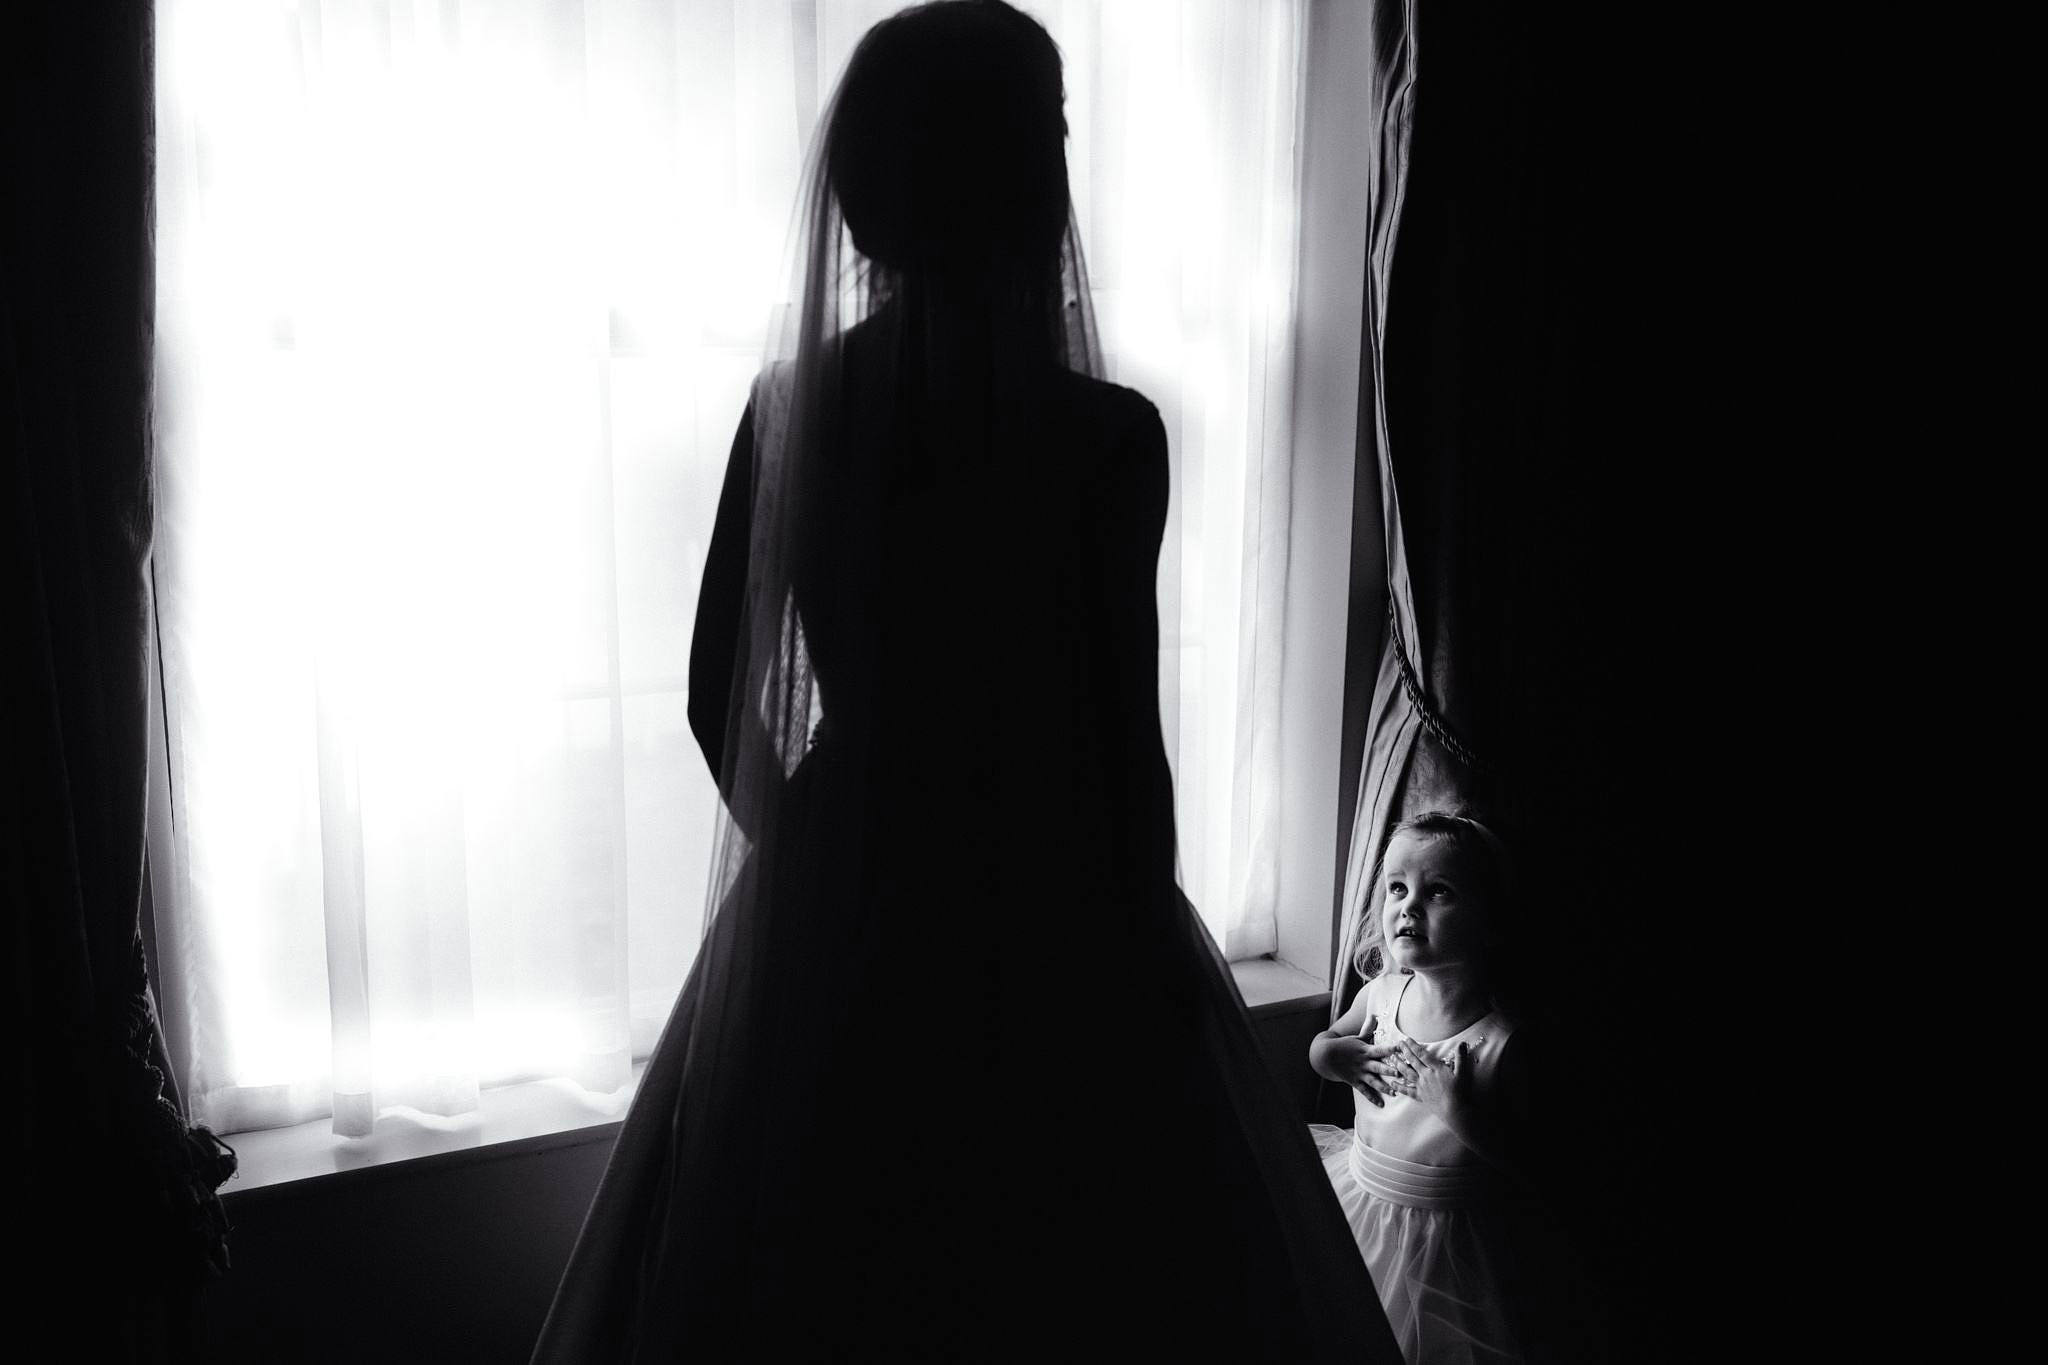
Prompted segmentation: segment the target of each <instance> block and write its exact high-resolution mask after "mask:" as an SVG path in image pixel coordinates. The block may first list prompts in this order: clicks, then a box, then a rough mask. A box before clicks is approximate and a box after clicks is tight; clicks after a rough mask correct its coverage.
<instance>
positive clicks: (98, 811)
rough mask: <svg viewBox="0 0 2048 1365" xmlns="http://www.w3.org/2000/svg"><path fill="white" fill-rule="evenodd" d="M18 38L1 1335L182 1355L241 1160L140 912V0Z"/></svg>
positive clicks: (3, 679)
mask: <svg viewBox="0 0 2048 1365" xmlns="http://www.w3.org/2000/svg"><path fill="white" fill-rule="evenodd" d="M0 51H4V54H5V55H4V57H0V72H4V77H5V79H4V91H0V99H4V101H5V108H6V116H5V118H6V123H5V127H6V132H5V143H4V147H5V151H4V155H5V163H4V173H5V177H6V181H5V193H4V201H0V202H4V208H0V231H4V245H5V256H4V262H5V276H4V284H5V291H4V294H0V490H4V491H0V507H4V514H0V516H4V519H0V546H4V550H0V553H4V555H5V558H6V576H5V593H6V596H5V599H4V600H5V604H6V607H5V609H6V616H5V619H4V625H0V629H4V638H0V687H4V689H5V691H4V711H0V718H4V731H0V733H4V737H5V746H6V747H5V751H4V762H0V770H4V779H0V786H4V791H5V800H6V809H5V811H4V819H5V826H4V836H5V843H4V849H5V864H4V878H5V881H4V885H5V891H6V900H7V911H8V919H7V926H8V936H7V955H8V963H7V966H8V978H7V990H6V1004H7V1011H8V1013H7V1023H6V1040H5V1046H6V1056H7V1059H8V1066H9V1074H8V1075H7V1076H6V1079H5V1084H6V1086H7V1089H8V1091H9V1098H10V1099H12V1100H13V1101H15V1102H16V1104H17V1105H18V1109H17V1113H18V1114H19V1115H20V1117H19V1118H18V1119H17V1120H16V1121H15V1122H12V1123H9V1124H7V1125H5V1132H6V1142H7V1145H8V1159H7V1162H6V1167H7V1171H8V1173H9V1178H10V1184H11V1185H12V1187H13V1191H12V1193H10V1195H9V1197H8V1205H9V1210H8V1211H9V1218H8V1226H9V1235H10V1238H11V1240H12V1241H13V1243H14V1248H13V1249H14V1253H15V1257H14V1259H15V1260H16V1264H17V1265H18V1266H21V1267H23V1269H22V1271H20V1272H18V1273H16V1274H14V1275H12V1276H11V1280H12V1282H13V1284H14V1287H15V1288H16V1289H17V1291H19V1292H21V1293H22V1296H23V1297H22V1302H21V1305H20V1307H19V1308H18V1310H17V1311H16V1312H15V1313H14V1314H12V1315H11V1316H10V1327H11V1329H20V1330H28V1331H30V1332H32V1333H35V1334H47V1338H48V1346H47V1347H46V1349H48V1350H50V1351H52V1352H53V1353H54V1354H53V1355H52V1356H51V1357H50V1358H57V1357H59V1356H61V1357H62V1358H66V1359H81V1360H82V1359H93V1360H102V1359H161V1358H175V1357H177V1356H180V1355H182V1354H183V1353H184V1352H185V1351H186V1350H187V1349H189V1344H190V1337H189V1329H188V1324H189V1314H190V1311H191V1306H192V1303H193V1301H194V1300H193V1293H192V1291H193V1290H194V1288H195V1287H196V1285H197V1283H198V1281H199V1279H200V1277H201V1275H202V1274H203V1273H204V1271H205V1269H206V1267H208V1266H209V1265H210V1264H216V1263H219V1262H221V1261H222V1260H223V1257H224V1252H223V1226H224V1225H223V1220H222V1218H221V1212H220V1205H219V1202H218V1200H217V1198H216V1196H215V1188H216V1186H218V1184H219V1183H220V1181H221V1180H222V1179H223V1178H225V1176H226V1175H227V1174H228V1172H229V1170H231V1169H232V1158H231V1157H228V1156H227V1155H226V1154H225V1151H224V1149H222V1148H220V1147H219V1146H218V1145H217V1144H216V1143H214V1142H213V1140H212V1139H211V1138H210V1136H208V1135H206V1134H205V1133H203V1132H195V1131H193V1130H190V1129H189V1128H188V1127H187V1125H186V1123H185V1121H184V1119H183V1117H182V1115H181V1112H180V1110H179V1107H178V1103H177V1097H176V1092H175V1090H174V1088H173V1086H172V1084H171V1082H170V1081H169V1080H168V1079H167V1077H166V1068H165V1065H164V1063H163V1060H162V1057H163V1052H162V1046H161V1042H160V1038H159V1033H158V1029H157V1023H156V1018H155V1014H154V1010H153V1007H152V1003H151V998H150V993H149V984H148V976H147V972H146V969H145V965H144V954H143V940H142V936H141V932H140V922H139V913H140V908H141V901H142V887H143V880H144V824H143V816H144V803H145V800H146V786H145V771H146V760H147V733H148V732H147V727H146V722H147V714H146V708H147V697H148V686H147V678H148V675H147V672H146V669H147V668H148V666H149V662H148V661H149V651H148V640H149V621H150V595H149V590H148V580H147V562H148V554H149V544H150V529H151V500H150V440H149V414H150V403H151V399H150V373H151V354H150V340H151V315H152V298H153V289H154V279H153V274H152V270H151V263H150V183H151V181H150V175H151V173H150V138H151V126H152V117H153V110H152V77H151V62H152V51H151V25H150V6H149V5H148V4H147V3H143V2H142V0H129V2H128V3H113V2H112V0H108V2H106V3H92V4H72V3H41V2H40V0H32V2H31V3H28V4H17V5H10V6H9V7H8V9H7V11H6V18H5V19H4V20H0ZM37 1358H43V1357H41V1356H38V1357H37Z"/></svg>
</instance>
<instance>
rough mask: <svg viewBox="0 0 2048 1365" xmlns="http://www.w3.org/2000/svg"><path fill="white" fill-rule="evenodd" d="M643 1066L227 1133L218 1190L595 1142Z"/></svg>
mask: <svg viewBox="0 0 2048 1365" xmlns="http://www.w3.org/2000/svg"><path fill="white" fill-rule="evenodd" d="M1230 972H1231V975H1232V976H1233V977H1235V978H1236V979H1237V988H1238V991H1239V992H1240V993H1241V994H1242V995H1243V996H1244V1003H1245V1006H1246V1008H1247V1009H1249V1010H1250V1012H1251V1014H1252V1016H1253V1017H1254V1018H1263V1017H1266V1016H1269V1015H1274V1014H1287V1013H1292V1012H1295V1011H1302V1010H1311V1009H1322V1008H1326V1007H1327V1000H1328V994H1327V991H1326V989H1325V987H1324V986H1323V984H1322V983H1321V982H1320V981H1318V980H1316V978H1314V977H1313V976H1310V975H1309V974H1308V973H1307V972H1304V971H1301V970H1299V969H1298V968H1296V967H1293V966H1290V965H1289V964H1287V963H1285V962H1281V961H1278V960H1276V959H1273V958H1254V959H1252V960H1250V961H1246V962H1233V963H1231V964H1230ZM646 1065H647V1064H646V1063H645V1062H640V1063H637V1064H636V1065H635V1066H634V1067H633V1075H632V1078H631V1079H630V1080H629V1081H627V1083H626V1084H625V1085H623V1086H621V1087H620V1088H619V1089H618V1090H616V1091H613V1092H612V1093H611V1094H608V1095H606V1094H595V1093H592V1092H590V1091H587V1090H584V1089H582V1088H581V1087H579V1086H576V1085H574V1084H572V1083H570V1082H568V1081H529V1082H527V1083H525V1084H523V1085H505V1086H498V1087H495V1088H493V1089H489V1090H485V1091H484V1092H483V1093H482V1094H481V1095H480V1096H479V1097H478V1105H477V1108H476V1110H475V1112H473V1113H468V1114H460V1115H457V1116H456V1117H454V1118H440V1117H436V1116H434V1115H431V1114H421V1113H417V1112H415V1111H412V1110H399V1111H397V1112H395V1113H391V1114H387V1115H385V1116H384V1117H383V1118H381V1119H379V1120H378V1121H377V1131H376V1132H374V1133H372V1134H371V1135H370V1136H368V1137H359V1138H350V1137H339V1136H337V1135H336V1134H335V1132H334V1127H333V1124H332V1123H331V1122H330V1121H329V1120H327V1119H315V1120H313V1121H312V1122H310V1123H301V1124H298V1125H296V1126H295V1127H291V1128H265V1129H260V1130H257V1131H253V1132H247V1133H230V1134H228V1135H227V1140H228V1142H229V1144H230V1145H231V1146H233V1147H234V1149H235V1156H236V1158H237V1160H238V1162H239V1169H238V1170H237V1172H236V1174H235V1178H234V1179H232V1180H230V1181H229V1182H228V1183H227V1184H226V1185H225V1186H224V1187H222V1190H221V1193H222V1195H224V1196H226V1197H228V1198H234V1197H235V1196H236V1195H241V1194H248V1193H252V1192H254V1191H256V1190H261V1189H266V1188H270V1187H273V1186H277V1185H285V1184H290V1183H293V1182H296V1181H301V1180H316V1179H320V1178H323V1177H331V1176H338V1175H345V1174H350V1173H355V1172H360V1171H366V1170H371V1169H374V1168H376V1167H380V1166H391V1165H396V1164H400V1163H404V1162H410V1161H418V1160H421V1159H423V1158H432V1157H445V1158H449V1159H451V1160H463V1159H476V1158H478V1157H480V1156H485V1155H489V1156H509V1155H512V1154H513V1153H515V1152H518V1151H525V1150H530V1149H534V1148H538V1147H543V1146H559V1145H562V1144H563V1143H565V1142H578V1141H582V1142H596V1141H600V1140H602V1139H605V1138H608V1137H610V1136H611V1135H612V1133H613V1132H614V1131H615V1130H616V1129H617V1127H618V1125H619V1123H620V1121H621V1120H622V1119H624V1118H625V1116H626V1107H627V1106H628V1105H629V1104H631V1103H632V1100H633V1092H634V1091H635V1090H636V1089H637V1088H638V1087H639V1084H640V1075H641V1072H642V1071H644V1070H645V1069H646ZM549 1139H553V1141H550V1140H549ZM507 1144H517V1145H516V1146H508V1145H507Z"/></svg>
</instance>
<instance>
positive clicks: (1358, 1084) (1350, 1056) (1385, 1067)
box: [1323, 1019, 1399, 1107]
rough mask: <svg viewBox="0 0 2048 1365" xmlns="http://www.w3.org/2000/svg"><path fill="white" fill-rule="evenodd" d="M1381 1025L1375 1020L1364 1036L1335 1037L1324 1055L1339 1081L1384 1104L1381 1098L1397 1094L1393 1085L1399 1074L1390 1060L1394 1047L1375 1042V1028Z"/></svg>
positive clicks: (1367, 1026)
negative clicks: (1373, 1036)
mask: <svg viewBox="0 0 2048 1365" xmlns="http://www.w3.org/2000/svg"><path fill="white" fill-rule="evenodd" d="M1378 1027H1379V1020H1377V1019H1375V1020H1373V1021H1372V1022H1371V1023H1370V1024H1367V1025H1366V1028H1365V1033H1364V1035H1363V1036H1362V1037H1353V1038H1333V1039H1331V1040H1330V1043H1329V1048H1328V1050H1327V1051H1326V1052H1324V1054H1323V1064H1324V1066H1326V1067H1327V1068H1328V1069H1329V1070H1330V1072H1331V1073H1332V1074H1333V1075H1334V1076H1335V1077H1336V1078H1337V1079H1338V1080H1340V1081H1343V1082H1344V1083H1345V1084H1346V1085H1349V1086H1350V1087H1352V1088H1353V1089H1354V1090H1356V1091H1358V1093H1359V1094H1361V1095H1363V1096H1365V1097H1366V1099H1368V1100H1370V1101H1371V1102H1372V1103H1374V1104H1377V1105H1380V1106H1382V1107H1384V1106H1385V1105H1386V1101H1385V1100H1384V1099H1382V1098H1380V1097H1381V1096H1382V1095H1392V1094H1395V1093H1397V1092H1396V1091H1395V1090H1394V1088H1393V1087H1394V1083H1395V1081H1396V1080H1397V1079H1398V1078H1399V1073H1398V1072H1397V1071H1396V1070H1395V1068H1394V1064H1393V1062H1392V1061H1391V1060H1389V1054H1391V1053H1393V1052H1394V1051H1395V1049H1394V1047H1392V1046H1391V1045H1388V1044H1384V1043H1375V1042H1373V1041H1372V1035H1373V1030H1374V1029H1376V1028H1378Z"/></svg>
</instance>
